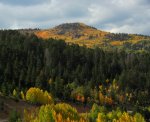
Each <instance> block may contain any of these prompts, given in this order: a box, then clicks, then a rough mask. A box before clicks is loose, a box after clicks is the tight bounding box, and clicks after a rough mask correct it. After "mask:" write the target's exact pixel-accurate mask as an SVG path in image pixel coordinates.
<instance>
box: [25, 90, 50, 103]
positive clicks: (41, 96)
mask: <svg viewBox="0 0 150 122" xmlns="http://www.w3.org/2000/svg"><path fill="white" fill-rule="evenodd" d="M26 100H27V101H29V102H31V103H39V104H51V103H53V99H52V97H51V95H50V94H49V93H48V92H47V91H45V92H43V90H40V89H39V88H30V89H29V90H28V91H27V93H26Z"/></svg>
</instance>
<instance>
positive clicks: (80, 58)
mask: <svg viewBox="0 0 150 122" xmlns="http://www.w3.org/2000/svg"><path fill="white" fill-rule="evenodd" d="M145 43H146V42H145ZM127 46H128V45H127ZM147 48H149V47H147ZM149 63H150V52H143V53H142V52H139V53H129V52H126V51H123V50H122V51H121V50H117V49H114V50H113V51H103V50H102V49H100V48H98V47H95V48H94V49H91V48H87V47H84V46H83V47H80V46H78V45H76V44H71V45H69V44H66V43H65V42H64V41H63V40H54V39H48V40H42V39H39V38H37V37H36V36H35V35H23V34H21V33H19V32H18V31H12V30H5V31H2V30H1V31H0V91H1V93H2V94H3V95H7V96H10V95H11V94H12V91H13V90H14V89H15V90H16V91H17V92H21V91H22V92H26V91H27V90H28V89H29V88H30V87H37V88H40V89H43V90H47V91H48V92H50V93H51V95H52V96H53V98H55V99H56V101H57V100H64V101H72V102H79V103H83V104H84V105H92V104H93V103H96V104H98V105H105V106H106V107H107V106H109V107H110V108H111V107H115V106H118V105H119V106H120V107H121V108H122V109H123V110H127V109H129V108H128V107H131V108H134V107H135V108H136V109H140V108H138V107H137V106H140V107H147V106H149V105H150V99H149V98H150V65H149ZM54 101H55V100H54ZM141 113H142V112H141ZM142 114H143V113H142ZM143 115H144V116H145V117H146V119H148V117H147V116H146V115H145V114H143ZM99 116H100V115H99ZM96 118H97V117H96Z"/></svg>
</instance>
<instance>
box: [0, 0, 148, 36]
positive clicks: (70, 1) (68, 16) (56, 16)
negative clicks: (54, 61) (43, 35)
mask: <svg viewBox="0 0 150 122" xmlns="http://www.w3.org/2000/svg"><path fill="white" fill-rule="evenodd" d="M29 2H30V5H29ZM0 18H1V19H0V28H36V27H38V28H49V27H53V26H55V25H57V24H61V23H64V22H84V23H86V24H89V25H92V26H95V27H97V28H99V29H103V30H107V31H111V32H125V33H128V32H129V33H141V34H149V35H150V31H149V28H150V24H149V20H150V2H149V0H126V1H125V0H111V1H110V0H105V1H103V0H82V1H81V0H42V2H41V0H32V1H29V0H27V1H26V3H25V0H22V2H19V0H15V1H14V3H12V1H11V0H5V2H4V0H3V1H1V2H0Z"/></svg>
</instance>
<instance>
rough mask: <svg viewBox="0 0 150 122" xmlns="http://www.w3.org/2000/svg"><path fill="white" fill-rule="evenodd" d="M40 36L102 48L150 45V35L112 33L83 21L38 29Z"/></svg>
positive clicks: (127, 47)
mask: <svg viewBox="0 0 150 122" xmlns="http://www.w3.org/2000/svg"><path fill="white" fill-rule="evenodd" d="M34 33H35V35H37V36H38V37H39V38H43V39H48V38H54V39H63V40H65V41H66V42H67V43H75V44H79V45H80V46H83V45H85V46H87V47H90V48H92V47H94V46H98V47H102V48H114V47H117V48H124V47H125V48H126V49H129V50H130V48H131V49H133V48H135V47H136V49H137V50H141V49H143V46H142V48H141V45H149V43H150V36H144V35H137V34H125V33H118V34H115V33H110V32H105V31H102V30H98V29H96V28H94V27H91V26H88V25H86V24H83V23H64V24H61V25H58V26H56V27H54V28H51V29H45V30H37V31H35V32H34Z"/></svg>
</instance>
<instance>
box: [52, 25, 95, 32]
mask: <svg viewBox="0 0 150 122" xmlns="http://www.w3.org/2000/svg"><path fill="white" fill-rule="evenodd" d="M54 29H59V30H83V29H94V30H97V29H96V28H94V27H91V26H88V25H86V24H84V23H64V24H60V25H58V26H56V27H54Z"/></svg>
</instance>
